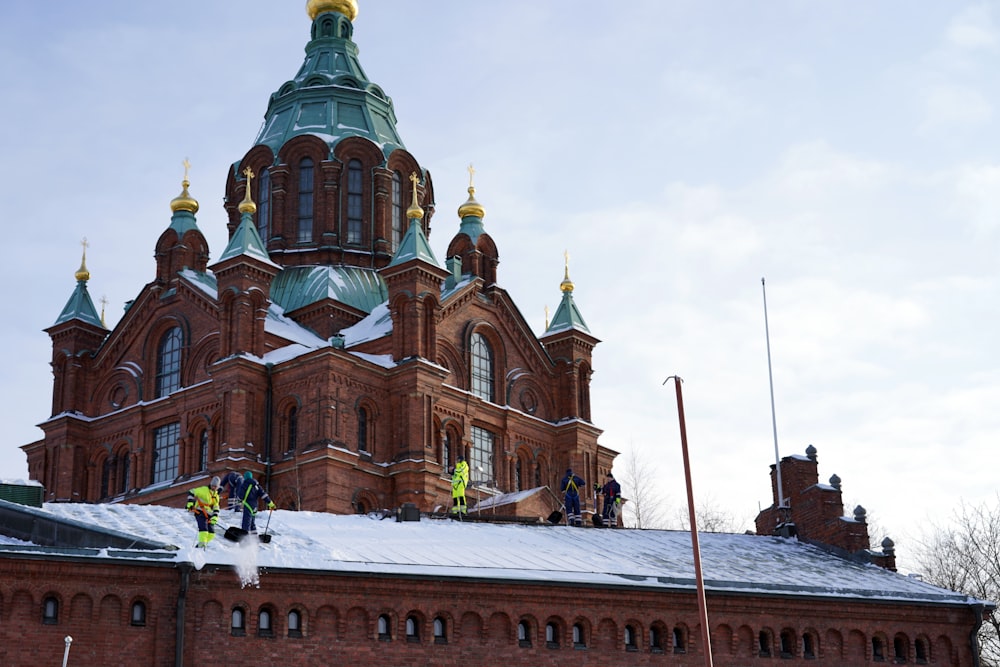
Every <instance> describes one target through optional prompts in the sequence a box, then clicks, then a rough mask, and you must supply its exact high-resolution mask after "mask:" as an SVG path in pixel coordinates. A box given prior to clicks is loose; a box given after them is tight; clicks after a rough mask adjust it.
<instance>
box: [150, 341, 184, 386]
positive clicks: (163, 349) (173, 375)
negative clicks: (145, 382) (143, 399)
mask: <svg viewBox="0 0 1000 667" xmlns="http://www.w3.org/2000/svg"><path fill="white" fill-rule="evenodd" d="M182 343H183V336H182V335H181V328H180V327H173V328H172V329H170V331H168V332H167V333H165V334H163V338H161V339H160V344H159V345H158V346H157V348H156V398H160V397H161V396H167V395H169V394H172V393H173V392H175V391H177V390H178V389H180V388H181V344H182Z"/></svg>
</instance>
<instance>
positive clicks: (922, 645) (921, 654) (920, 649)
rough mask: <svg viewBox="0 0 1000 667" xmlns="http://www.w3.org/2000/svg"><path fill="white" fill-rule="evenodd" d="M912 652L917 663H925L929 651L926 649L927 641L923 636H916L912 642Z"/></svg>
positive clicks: (928, 656)
mask: <svg viewBox="0 0 1000 667" xmlns="http://www.w3.org/2000/svg"><path fill="white" fill-rule="evenodd" d="M914 653H915V658H916V661H917V664H918V665H926V664H927V661H928V659H929V658H930V651H928V650H927V641H926V640H925V639H923V638H919V637H918V638H917V641H916V642H915V643H914Z"/></svg>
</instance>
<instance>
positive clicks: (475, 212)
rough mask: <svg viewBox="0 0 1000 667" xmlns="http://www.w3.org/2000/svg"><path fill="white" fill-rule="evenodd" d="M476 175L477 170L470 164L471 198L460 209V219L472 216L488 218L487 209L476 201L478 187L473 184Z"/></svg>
mask: <svg viewBox="0 0 1000 667" xmlns="http://www.w3.org/2000/svg"><path fill="white" fill-rule="evenodd" d="M475 175H476V169H475V168H474V167H473V166H472V165H471V164H470V165H469V198H468V199H467V200H465V203H464V204H462V205H461V206H459V207H458V217H459V218H465V217H467V216H472V217H475V218H480V219H481V218H483V217H485V216H486V209H484V208H483V205H482V204H480V203H479V202H478V201H476V186H475V185H473V183H472V178H473V176H475Z"/></svg>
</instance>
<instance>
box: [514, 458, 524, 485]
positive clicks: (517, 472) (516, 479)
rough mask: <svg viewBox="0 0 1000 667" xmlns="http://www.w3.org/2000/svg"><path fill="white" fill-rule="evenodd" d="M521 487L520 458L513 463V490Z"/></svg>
mask: <svg viewBox="0 0 1000 667" xmlns="http://www.w3.org/2000/svg"><path fill="white" fill-rule="evenodd" d="M523 490H524V489H522V488H521V459H517V461H516V462H515V463H514V491H523Z"/></svg>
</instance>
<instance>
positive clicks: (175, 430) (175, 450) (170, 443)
mask: <svg viewBox="0 0 1000 667" xmlns="http://www.w3.org/2000/svg"><path fill="white" fill-rule="evenodd" d="M180 438H181V425H180V423H179V422H174V423H173V424H167V425H166V426H160V427H158V428H155V429H153V484H157V483H159V482H168V481H170V480H172V479H174V478H175V477H177V462H178V460H179V459H180Z"/></svg>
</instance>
